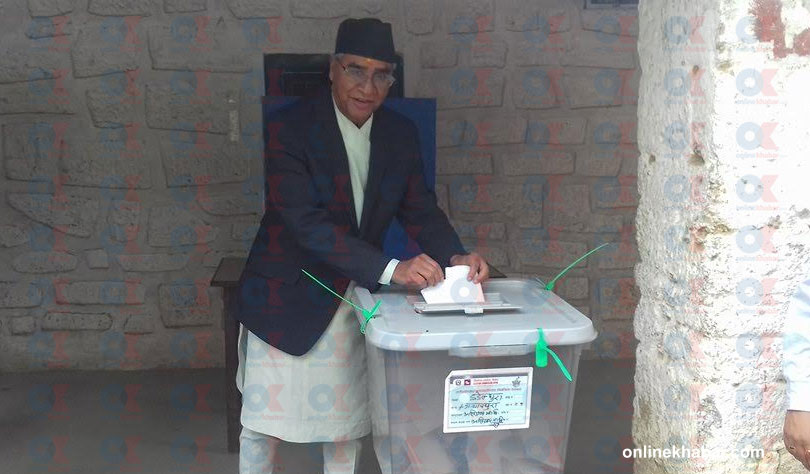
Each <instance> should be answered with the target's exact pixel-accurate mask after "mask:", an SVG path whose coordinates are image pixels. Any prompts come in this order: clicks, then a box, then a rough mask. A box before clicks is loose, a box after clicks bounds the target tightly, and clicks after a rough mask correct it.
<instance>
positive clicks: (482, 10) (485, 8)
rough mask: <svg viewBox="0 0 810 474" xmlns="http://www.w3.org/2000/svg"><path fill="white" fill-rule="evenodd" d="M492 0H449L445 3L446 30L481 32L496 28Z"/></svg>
mask: <svg viewBox="0 0 810 474" xmlns="http://www.w3.org/2000/svg"><path fill="white" fill-rule="evenodd" d="M494 16H495V5H494V3H493V2H492V0H448V1H446V2H445V3H444V20H445V31H447V32H448V33H451V34H459V33H473V34H479V35H480V34H481V33H482V32H485V31H492V30H493V28H494V25H493V23H494V21H493V20H494Z"/></svg>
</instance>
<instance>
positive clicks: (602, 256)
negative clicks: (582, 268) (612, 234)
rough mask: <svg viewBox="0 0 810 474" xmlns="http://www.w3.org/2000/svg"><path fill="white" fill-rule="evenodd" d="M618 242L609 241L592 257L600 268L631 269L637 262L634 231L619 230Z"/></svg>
mask: <svg viewBox="0 0 810 474" xmlns="http://www.w3.org/2000/svg"><path fill="white" fill-rule="evenodd" d="M620 239H621V241H620V242H615V243H611V244H610V245H608V246H607V247H604V248H603V249H602V250H600V251H599V252H598V253H596V254H594V255H593V257H595V258H594V261H595V263H596V266H597V268H599V269H600V270H616V269H632V268H633V267H635V265H636V263H638V260H639V257H638V249H637V247H636V236H635V233H630V232H626V233H625V232H621V235H620Z"/></svg>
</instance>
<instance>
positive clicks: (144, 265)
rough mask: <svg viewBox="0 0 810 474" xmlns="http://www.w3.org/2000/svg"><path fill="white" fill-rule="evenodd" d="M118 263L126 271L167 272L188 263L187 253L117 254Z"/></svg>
mask: <svg viewBox="0 0 810 474" xmlns="http://www.w3.org/2000/svg"><path fill="white" fill-rule="evenodd" d="M117 258H118V264H119V265H121V268H123V269H124V270H125V271H128V272H168V271H172V270H180V269H182V268H183V267H185V266H186V264H188V260H189V255H188V254H165V253H161V254H138V255H118V257H117Z"/></svg>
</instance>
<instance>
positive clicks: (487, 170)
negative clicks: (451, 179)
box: [436, 149, 492, 174]
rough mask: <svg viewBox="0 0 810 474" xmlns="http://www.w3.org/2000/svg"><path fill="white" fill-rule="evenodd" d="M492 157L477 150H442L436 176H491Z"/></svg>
mask: <svg viewBox="0 0 810 474" xmlns="http://www.w3.org/2000/svg"><path fill="white" fill-rule="evenodd" d="M491 173H492V155H490V154H489V153H482V152H479V151H477V150H474V149H473V150H458V149H442V150H440V151H439V154H438V158H437V160H436V174H491Z"/></svg>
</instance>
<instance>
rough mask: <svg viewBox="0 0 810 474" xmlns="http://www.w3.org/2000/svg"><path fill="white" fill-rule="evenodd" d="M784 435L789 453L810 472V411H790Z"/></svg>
mask: <svg viewBox="0 0 810 474" xmlns="http://www.w3.org/2000/svg"><path fill="white" fill-rule="evenodd" d="M784 435H785V446H786V447H787V449H788V452H789V453H790V454H792V455H793V457H795V458H796V459H798V460H799V461H800V462H801V463H802V464H804V468H805V469H807V470H808V471H810V411H797V410H788V412H787V415H786V416H785V427H784Z"/></svg>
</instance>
